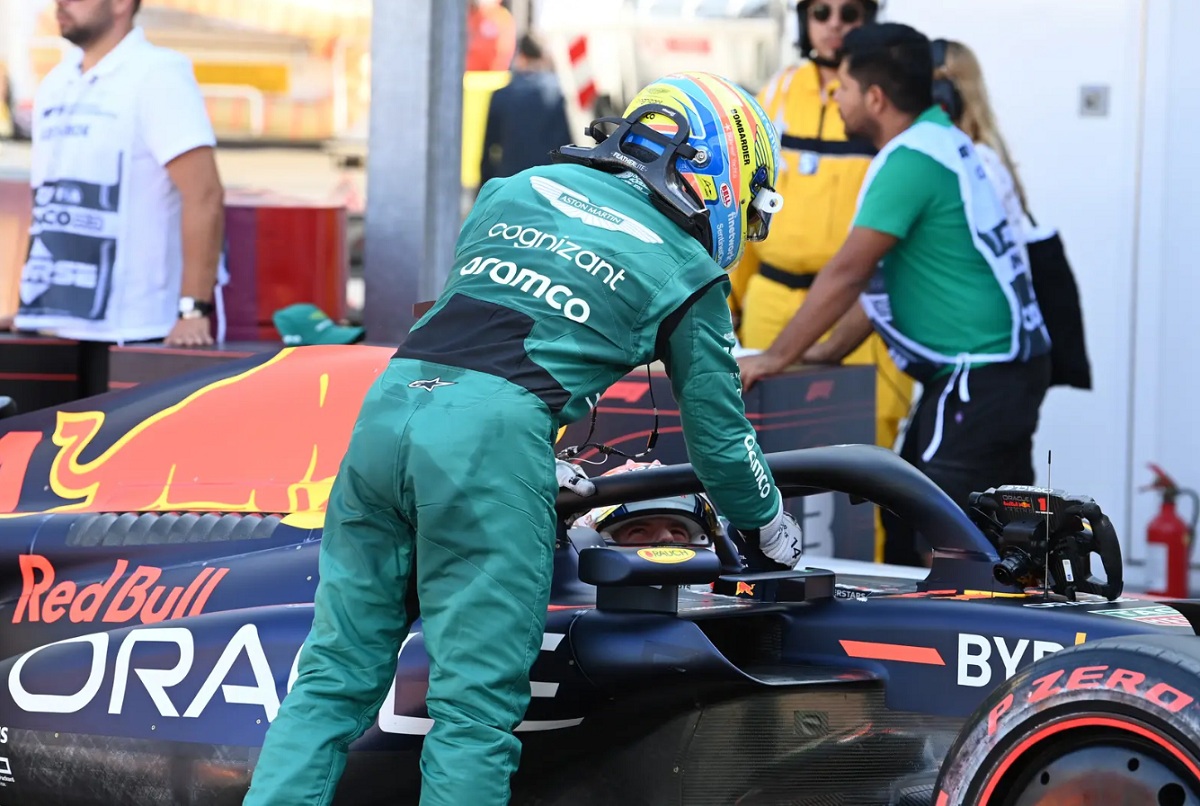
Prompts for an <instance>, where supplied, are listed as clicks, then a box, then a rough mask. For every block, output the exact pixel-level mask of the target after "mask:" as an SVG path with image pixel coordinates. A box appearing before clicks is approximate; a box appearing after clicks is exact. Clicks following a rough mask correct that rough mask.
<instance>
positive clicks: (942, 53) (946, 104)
mask: <svg viewBox="0 0 1200 806" xmlns="http://www.w3.org/2000/svg"><path fill="white" fill-rule="evenodd" d="M948 46H949V42H947V41H946V40H945V39H935V40H933V41H932V42H930V43H929V49H930V52H931V54H932V56H933V72H934V75H935V76H936V75H937V71H938V70H941V69H942V68H944V67H945V66H946V49H947V47H948ZM933 102H934V103H935V104H937V105H938V106H940V107H941V108H942V109H944V110H945V111H946V114H947V115H949V116H950V119H951V120H958V119H959V118H961V117H962V113H963V106H964V104H963V99H962V95H960V94H959V92H958V87H956V86H954V82H953V81H951V80H950V79H948V78H934V79H933Z"/></svg>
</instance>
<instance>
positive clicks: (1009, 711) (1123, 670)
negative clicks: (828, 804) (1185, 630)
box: [933, 635, 1200, 806]
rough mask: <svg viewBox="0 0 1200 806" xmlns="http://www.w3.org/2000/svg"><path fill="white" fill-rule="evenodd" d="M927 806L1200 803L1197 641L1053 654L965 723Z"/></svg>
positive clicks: (1136, 642)
mask: <svg viewBox="0 0 1200 806" xmlns="http://www.w3.org/2000/svg"><path fill="white" fill-rule="evenodd" d="M933 803H934V806H1053V805H1055V804H1072V806H1089V805H1090V804H1096V805H1097V806H1100V804H1103V805H1104V806H1126V805H1127V804H1128V806H1133V804H1138V806H1200V637H1195V638H1188V637H1185V636H1157V635H1156V636H1138V637H1122V638H1106V639H1102V640H1099V641H1095V642H1093V643H1087V644H1083V645H1080V646H1076V647H1071V648H1069V649H1066V650H1063V651H1062V652H1056V653H1054V654H1053V655H1050V656H1048V657H1046V658H1043V659H1042V660H1040V661H1038V662H1037V663H1035V664H1033V665H1032V666H1030V667H1029V668H1028V669H1026V670H1025V671H1024V672H1022V673H1021V674H1019V675H1016V676H1014V677H1013V678H1012V679H1010V680H1008V681H1007V682H1006V683H1004V685H1002V686H1000V687H999V688H997V689H996V691H994V692H993V693H992V694H991V696H990V697H988V698H987V700H986V701H984V703H983V704H982V705H981V706H980V707H979V708H978V709H977V710H976V711H975V713H974V714H972V715H971V717H970V718H969V719H968V720H967V722H966V724H965V725H964V726H963V729H962V731H961V733H960V734H959V736H958V738H957V740H956V741H955V743H954V745H953V746H952V747H951V749H950V753H949V754H948V755H947V757H946V760H945V762H944V763H943V765H942V769H941V772H940V774H939V776H938V782H937V786H936V787H935V789H934V801H933Z"/></svg>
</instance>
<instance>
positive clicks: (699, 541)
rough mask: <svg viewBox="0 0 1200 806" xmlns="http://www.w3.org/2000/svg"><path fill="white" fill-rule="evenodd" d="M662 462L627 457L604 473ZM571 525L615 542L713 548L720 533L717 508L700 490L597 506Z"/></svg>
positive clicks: (609, 541)
mask: <svg viewBox="0 0 1200 806" xmlns="http://www.w3.org/2000/svg"><path fill="white" fill-rule="evenodd" d="M661 464H662V463H661V462H659V461H657V460H655V461H654V462H649V463H647V462H634V461H632V460H630V461H627V462H626V463H625V464H624V465H622V466H620V467H616V468H613V469H612V470H610V471H608V472H607V473H605V474H604V475H605V476H609V475H613V474H616V473H626V472H629V471H634V470H645V469H647V468H651V467H660V466H661ZM571 525H572V526H583V527H587V528H590V529H594V530H595V531H597V532H599V533H600V535H601V536H602V537H603V538H604V540H605V541H606V542H608V543H612V544H614V545H618V546H662V545H681V546H700V547H703V548H707V549H712V547H713V540H714V539H715V537H716V536H717V535H719V534H722V527H721V522H720V519H719V518H718V517H717V510H716V508H715V507H714V506H713V505H712V502H710V501H709V500H708V497H707V496H705V495H703V494H699V493H687V494H685V495H672V496H667V497H664V498H651V499H649V500H646V501H634V502H630V503H625V504H613V505H612V506H607V507H597V508H595V509H592V510H590V511H588V512H585V513H584V514H582V515H580V516H579V517H578V518H576V519H575V520H574V521H573V523H572V524H571Z"/></svg>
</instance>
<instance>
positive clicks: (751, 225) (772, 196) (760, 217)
mask: <svg viewBox="0 0 1200 806" xmlns="http://www.w3.org/2000/svg"><path fill="white" fill-rule="evenodd" d="M750 192H751V194H752V197H751V199H750V209H749V211H747V214H746V240H748V241H765V240H766V239H767V235H769V234H770V232H771V217H772V216H774V215H775V214H776V213H778V212H779V211H780V210H782V209H783V196H781V195H780V194H779V193H776V192H775V188H773V187H771V186H770V185H768V184H767V169H766V168H764V167H762V166H759V168H758V170H757V171H755V172H754V177H753V178H752V179H751V180H750Z"/></svg>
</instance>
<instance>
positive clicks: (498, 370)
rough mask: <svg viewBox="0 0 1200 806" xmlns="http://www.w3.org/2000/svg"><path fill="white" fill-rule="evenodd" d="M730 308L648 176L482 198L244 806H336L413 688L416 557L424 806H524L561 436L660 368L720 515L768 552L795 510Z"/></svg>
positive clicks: (390, 374) (549, 179) (366, 415)
mask: <svg viewBox="0 0 1200 806" xmlns="http://www.w3.org/2000/svg"><path fill="white" fill-rule="evenodd" d="M713 229H714V233H715V237H718V238H720V237H724V236H723V235H721V234H720V233H721V230H722V227H721V226H720V224H719V223H718V222H714V227H713ZM729 291H730V284H729V280H728V278H727V276H726V274H725V272H724V271H723V270H722V269H721V268H720V267H719V266H718V265H717V264H716V263H715V262H714V261H713V260H712V258H711V257H710V256H709V255H708V253H707V252H706V251H705V250H704V248H703V247H702V246H701V245H700V244H699V243H698V242H697V241H696V240H695V239H693V238H692V237H690V236H688V235H687V234H685V233H684V232H683V231H682V230H681V229H679V228H678V227H677V226H676V225H674V224H673V223H672V222H671V221H670V219H668V218H667V217H666V216H665V215H664V214H662V213H660V212H659V211H658V210H657V209H656V208H655V207H654V206H653V205H652V203H651V202H650V199H649V197H648V195H647V193H646V192H645V190H644V187H643V186H642V185H641V182H640V180H638V179H637V178H636V177H634V176H633V175H631V174H625V175H613V174H607V173H603V172H601V171H597V170H593V169H591V168H586V167H582V166H576V165H555V166H549V167H540V168H535V169H531V170H529V171H525V172H523V173H520V174H517V175H515V176H513V177H510V178H507V179H496V180H492V181H490V182H488V183H487V184H486V185H485V186H484V187H483V189H482V190H481V192H480V195H479V197H478V199H477V200H476V203H475V205H474V208H473V209H472V211H471V213H470V215H469V216H468V218H467V220H466V221H465V223H464V225H463V227H462V231H461V233H460V236H459V240H458V244H457V247H456V255H455V263H454V266H453V268H452V270H451V276H450V277H449V280H448V282H447V284H446V286H445V289H444V291H443V293H442V294H441V296H440V297H439V298H438V301H437V303H436V304H435V305H434V307H433V308H431V309H430V310H429V311H428V312H427V313H426V314H425V315H424V316H423V317H422V318H421V319H420V320H419V321H418V322H417V323H416V325H414V327H413V329H412V331H411V332H410V334H409V336H408V339H407V340H406V342H405V343H404V345H403V346H401V347H400V349H399V350H398V351H397V353H396V356H395V357H394V359H393V360H392V361H391V362H390V363H389V365H388V367H387V368H386V369H385V371H384V372H383V373H382V374H381V376H380V377H379V379H378V380H377V382H376V383H375V384H374V385H373V386H372V388H371V389H370V391H369V392H368V394H367V396H366V398H365V400H364V402H363V406H362V410H361V413H360V415H359V419H358V422H357V423H356V425H355V428H354V432H353V434H352V437H351V441H350V446H349V449H348V451H347V453H346V456H345V458H344V460H343V462H342V465H341V469H340V470H339V473H338V476H337V479H336V481H335V483H334V486H333V490H332V492H331V495H330V499H329V505H328V511H327V515H326V523H325V528H324V534H323V538H322V545H321V557H320V583H319V585H318V588H317V593H316V597H315V600H316V601H315V604H314V608H315V617H314V622H313V627H312V631H311V633H310V634H309V636H308V638H307V639H306V641H305V645H304V648H303V650H302V652H301V655H300V659H299V666H298V676H297V678H296V681H295V684H294V687H293V688H292V690H291V692H290V693H288V694H287V696H286V697H285V698H284V700H283V704H282V708H281V710H280V712H279V714H278V716H277V717H276V719H275V721H274V722H273V724H272V725H271V727H270V729H269V731H268V734H267V738H266V741H265V742H264V745H263V750H262V753H261V756H260V758H259V760H258V765H257V769H256V771H255V775H254V780H253V784H252V786H251V789H250V793H249V795H248V796H247V799H246V801H245V803H246V804H252V805H259V804H266V803H279V804H283V803H287V804H298V803H305V804H317V803H319V804H326V803H329V802H330V800H331V799H332V797H333V793H334V790H335V788H336V785H337V780H338V778H339V777H340V775H341V772H342V770H343V768H344V766H345V762H346V758H345V757H346V751H347V748H348V746H349V745H350V743H351V742H353V741H354V740H355V739H356V738H357V737H358V736H360V735H361V734H362V733H363V732H364V730H365V729H366V728H367V727H368V726H369V725H370V724H371V723H372V721H373V720H374V719H375V716H376V714H377V712H378V709H379V707H380V705H381V703H382V701H383V698H384V696H385V695H386V693H387V690H388V688H389V685H390V683H391V681H392V678H393V676H394V675H395V669H396V654H397V651H398V650H399V647H400V645H401V641H402V640H403V639H404V637H405V636H406V635H407V634H408V630H409V621H408V619H407V617H406V613H405V606H404V602H405V595H406V591H407V586H408V584H409V580H410V575H412V572H413V562H414V556H415V558H416V572H415V581H416V585H417V591H418V594H419V599H420V610H421V619H422V621H421V624H422V630H423V631H424V640H425V645H426V648H427V651H428V654H429V657H430V677H429V690H428V695H427V700H426V702H427V708H428V712H429V716H430V717H432V718H433V720H434V724H433V727H432V728H431V730H430V732H429V734H428V735H427V736H426V738H425V744H424V748H423V751H422V760H421V769H422V775H423V788H422V793H421V803H422V804H423V805H425V806H428V805H429V804H467V803H471V804H481V805H484V804H503V803H507V802H508V798H509V778H510V776H511V774H512V773H513V771H515V769H516V767H517V763H518V760H519V757H520V743H519V741H518V740H517V739H516V738H515V737H514V736H513V730H514V728H515V727H516V726H517V725H518V723H519V722H520V721H521V719H522V718H523V716H524V713H525V710H526V708H527V706H528V704H529V698H530V687H529V682H528V680H529V672H530V668H531V666H532V664H533V661H534V659H535V658H536V657H537V654H538V651H539V648H540V645H541V641H542V632H543V629H544V625H545V617H546V608H547V604H548V599H549V590H550V581H551V575H552V562H553V549H554V541H555V532H556V528H555V512H554V500H555V497H556V495H557V491H558V487H557V482H556V479H555V457H554V440H555V434H556V431H557V429H558V427H559V426H560V425H565V424H567V423H570V422H574V421H576V420H578V419H580V418H581V417H583V416H585V415H587V414H588V412H589V410H590V408H591V407H592V406H595V405H596V404H597V403H598V402H599V399H600V396H601V395H602V394H603V393H604V391H605V390H606V389H607V388H608V387H609V386H610V385H611V384H612V383H613V382H614V381H616V380H618V379H620V378H622V377H623V376H625V375H626V374H627V373H629V372H630V371H631V370H633V369H634V368H636V367H638V366H640V365H642V364H646V363H648V362H651V361H653V360H655V359H658V360H661V361H662V362H663V363H664V366H665V368H666V371H667V374H668V375H669V377H670V379H671V383H672V389H673V391H674V395H675V398H676V402H677V403H678V405H679V411H680V416H681V419H682V425H683V433H684V438H685V441H686V444H687V448H688V455H689V457H690V459H691V460H692V462H693V464H694V466H695V469H696V473H697V475H698V476H699V478H700V480H701V482H702V483H703V484H704V486H705V488H706V490H707V491H708V493H709V494H710V496H711V497H712V499H713V501H714V503H715V504H716V506H717V507H718V509H720V511H721V512H722V514H723V515H724V516H725V517H727V518H728V519H729V520H730V521H731V522H732V523H733V524H734V525H735V526H738V527H740V528H742V529H757V528H759V527H761V526H763V525H764V524H766V523H767V522H768V521H770V520H771V519H772V518H773V517H774V516H775V515H776V514H777V512H778V511H779V508H780V507H781V506H782V500H781V498H780V495H779V493H778V491H777V489H776V487H775V484H774V479H773V478H772V476H771V472H770V470H769V469H768V468H767V465H766V463H765V461H763V456H762V453H761V450H760V448H759V447H758V445H757V442H756V440H755V437H754V431H753V429H752V428H751V426H750V424H749V423H748V421H747V420H746V417H745V413H744V407H743V404H742V398H741V384H740V380H739V374H738V366H737V362H736V361H735V360H734V358H733V356H732V355H731V353H730V349H731V347H732V345H733V343H734V341H733V339H734V337H733V326H732V322H731V318H730V313H729V309H728V306H727V303H726V298H727V296H728V294H729Z"/></svg>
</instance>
